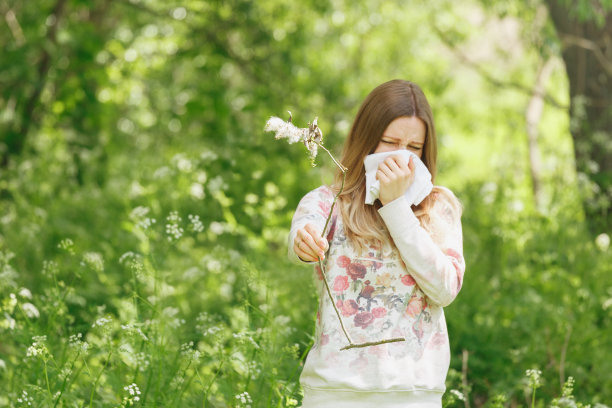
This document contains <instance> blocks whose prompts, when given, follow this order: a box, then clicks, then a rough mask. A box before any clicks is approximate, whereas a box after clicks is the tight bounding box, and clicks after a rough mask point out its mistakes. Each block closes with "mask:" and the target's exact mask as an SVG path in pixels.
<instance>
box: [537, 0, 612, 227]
mask: <svg viewBox="0 0 612 408" xmlns="http://www.w3.org/2000/svg"><path fill="white" fill-rule="evenodd" d="M546 4H547V6H548V9H549V12H550V17H551V19H552V22H553V24H554V26H555V29H556V31H557V35H558V37H559V40H560V42H561V45H562V50H561V54H562V57H563V61H564V62H565V69H566V71H567V76H568V79H569V85H570V86H569V92H570V117H571V122H570V123H571V125H570V130H571V133H572V138H573V140H574V153H575V157H576V170H577V172H578V175H579V181H580V182H583V183H586V182H590V183H587V185H590V186H591V187H592V191H591V192H592V194H588V195H586V196H585V199H584V203H583V204H584V211H585V216H586V218H587V223H588V225H589V228H590V230H591V232H592V233H599V232H602V231H610V230H611V229H612V204H611V202H612V3H610V2H609V1H605V0H601V1H598V0H582V1H578V2H573V1H572V2H571V1H567V0H546Z"/></svg>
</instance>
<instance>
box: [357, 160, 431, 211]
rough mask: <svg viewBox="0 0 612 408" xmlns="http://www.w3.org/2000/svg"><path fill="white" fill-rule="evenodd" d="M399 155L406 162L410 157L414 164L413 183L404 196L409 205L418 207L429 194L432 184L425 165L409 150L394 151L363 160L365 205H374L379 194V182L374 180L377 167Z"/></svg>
mask: <svg viewBox="0 0 612 408" xmlns="http://www.w3.org/2000/svg"><path fill="white" fill-rule="evenodd" d="M396 154H397V155H400V156H402V157H403V158H404V159H406V162H408V160H409V159H410V156H412V162H413V163H414V165H415V166H414V181H413V182H412V184H411V185H410V187H408V190H406V193H405V194H404V196H405V197H406V200H408V202H409V203H410V204H411V205H418V204H419V203H420V202H421V201H423V200H424V199H425V197H427V196H428V195H429V193H431V190H432V189H433V184H432V182H431V173H430V172H429V170H428V169H427V166H425V163H423V162H422V161H421V159H419V157H418V156H417V155H416V154H414V153H412V152H411V151H409V150H394V151H391V152H383V153H373V154H369V155H367V156H366V158H365V159H364V160H363V164H364V166H365V171H366V198H365V203H366V204H370V205H372V204H374V201H375V200H376V199H377V198H378V197H379V194H380V181H378V180H377V179H376V171H377V170H378V165H379V164H380V163H381V162H382V161H384V160H385V159H386V158H387V157H389V156H392V155H396Z"/></svg>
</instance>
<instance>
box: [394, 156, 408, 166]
mask: <svg viewBox="0 0 612 408" xmlns="http://www.w3.org/2000/svg"><path fill="white" fill-rule="evenodd" d="M391 159H393V161H392V163H393V164H394V165H395V166H397V168H398V169H401V168H402V167H404V165H406V159H404V157H402V156H400V155H394V156H391Z"/></svg>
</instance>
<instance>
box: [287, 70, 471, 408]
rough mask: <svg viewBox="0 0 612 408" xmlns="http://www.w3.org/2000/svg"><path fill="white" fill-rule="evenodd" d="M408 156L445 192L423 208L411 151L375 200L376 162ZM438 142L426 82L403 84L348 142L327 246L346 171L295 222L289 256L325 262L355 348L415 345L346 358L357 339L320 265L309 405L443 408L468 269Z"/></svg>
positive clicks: (382, 174)
mask: <svg viewBox="0 0 612 408" xmlns="http://www.w3.org/2000/svg"><path fill="white" fill-rule="evenodd" d="M401 149H408V150H410V151H411V152H413V153H415V154H416V156H417V157H419V158H420V159H421V161H422V162H423V163H424V164H425V165H426V166H427V169H428V170H429V172H430V173H431V175H432V183H434V188H433V190H432V191H431V193H430V194H429V195H428V196H427V197H426V198H425V199H424V200H423V201H422V202H420V203H419V205H418V206H414V205H411V203H409V202H408V201H407V199H406V197H405V196H404V194H405V192H406V191H407V190H408V188H409V187H410V185H411V184H412V182H413V180H414V169H415V164H414V163H413V161H412V157H411V159H410V161H409V162H406V160H405V159H404V158H403V157H401V156H400V155H392V156H390V157H387V158H386V159H385V160H384V161H383V162H381V163H380V165H379V166H378V170H377V172H376V178H377V179H378V180H379V182H380V193H379V199H378V200H376V201H375V203H374V205H367V204H365V197H366V183H365V169H364V165H363V163H364V159H365V157H366V156H367V155H369V154H372V153H380V152H389V151H395V150H401ZM436 157H437V141H436V132H435V127H434V122H433V116H432V112H431V108H430V107H429V104H428V102H427V99H426V98H425V95H424V94H423V92H422V91H421V89H420V88H419V87H418V86H417V85H416V84H414V83H412V82H409V81H404V80H393V81H389V82H386V83H384V84H382V85H380V86H378V87H377V88H375V89H374V90H373V91H372V92H371V93H370V94H369V95H368V96H367V97H366V99H365V101H364V102H363V104H362V105H361V107H360V109H359V111H358V113H357V116H356V118H355V121H354V123H353V126H352V128H351V131H350V133H349V135H348V138H347V140H346V143H345V145H344V151H343V154H342V158H341V160H340V161H341V162H342V164H343V165H345V166H346V167H347V168H348V169H349V170H348V173H347V175H346V181H345V185H344V190H343V192H342V194H341V195H340V196H339V197H338V201H337V203H336V206H335V207H334V214H332V219H331V220H330V223H329V225H328V227H327V230H326V231H325V234H324V236H325V238H321V235H322V230H323V228H324V226H325V221H326V219H327V216H328V214H329V212H330V209H331V203H332V202H333V199H334V196H335V195H336V194H337V193H338V191H339V190H340V185H341V183H342V172H341V171H338V173H337V174H336V176H335V180H334V184H333V185H332V186H320V187H318V188H316V189H314V190H312V191H310V192H309V193H307V194H306V195H305V196H304V197H303V198H302V200H301V201H300V203H299V204H298V207H297V210H296V212H295V215H294V217H293V221H292V224H291V231H290V234H289V251H288V252H289V253H288V255H289V258H290V259H291V260H293V261H294V262H295V263H316V262H317V261H318V257H321V258H322V259H323V263H324V265H325V268H326V279H327V282H328V283H329V285H330V288H331V291H332V295H333V298H334V302H335V305H336V307H337V309H338V311H339V312H340V315H341V316H342V320H343V323H344V326H345V328H346V330H347V332H348V334H349V335H350V337H351V338H352V340H353V342H354V343H366V342H376V341H380V340H385V339H390V338H403V339H404V340H403V341H399V342H392V343H385V344H380V345H375V346H367V347H362V348H350V349H348V350H341V348H342V347H344V346H346V345H347V344H348V343H347V339H346V337H345V335H344V333H343V330H342V327H341V325H340V322H339V320H338V316H337V314H336V311H335V310H334V307H333V305H332V304H331V301H330V299H329V296H328V295H327V293H326V289H325V287H324V285H323V282H322V280H321V279H323V276H322V274H321V271H320V269H319V267H318V264H317V265H316V266H315V270H316V271H317V272H318V281H317V282H318V286H319V287H318V289H319V299H320V300H319V310H318V313H317V324H316V333H315V343H314V345H313V347H312V349H311V350H310V352H309V354H308V356H307V358H306V361H305V365H304V368H303V370H302V374H301V376H300V383H301V385H302V387H303V390H304V399H303V403H302V407H304V408H311V407H316V408H327V407H330V408H331V407H333V408H342V407H351V408H358V407H368V408H369V407H373V406H376V407H377V408H390V407H419V408H429V407H432V408H433V407H436V408H439V407H441V406H442V394H443V393H444V391H445V379H446V375H447V372H448V368H449V362H450V347H449V343H448V334H447V329H446V321H445V319H444V311H443V309H442V308H443V307H444V306H447V305H448V304H450V303H451V302H452V301H453V300H454V299H455V297H456V296H457V293H458V292H459V290H460V288H461V284H462V281H463V274H464V272H465V261H464V259H463V240H462V230H461V213H462V206H461V203H460V202H459V200H458V199H457V198H456V197H455V195H454V194H453V193H452V192H451V191H450V190H449V189H448V188H446V187H442V186H436V185H435V176H436Z"/></svg>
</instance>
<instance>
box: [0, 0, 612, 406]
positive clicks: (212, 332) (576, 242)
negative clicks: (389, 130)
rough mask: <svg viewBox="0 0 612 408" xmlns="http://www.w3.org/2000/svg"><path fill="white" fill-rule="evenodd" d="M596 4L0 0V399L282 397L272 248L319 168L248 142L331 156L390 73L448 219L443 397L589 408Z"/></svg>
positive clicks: (604, 182)
mask: <svg viewBox="0 0 612 408" xmlns="http://www.w3.org/2000/svg"><path fill="white" fill-rule="evenodd" d="M611 9H612V3H611V2H610V1H609V0H601V1H595V0H593V1H589V0H580V1H569V0H547V1H543V0H524V1H519V0H509V1H492V2H491V1H484V0H482V1H477V0H466V1H460V2H454V1H450V0H435V1H383V0H368V1H362V0H357V1H346V0H334V1H324V0H306V1H300V2H293V3H291V2H286V1H280V0H265V1H247V0H229V1H201V0H197V1H196V0H184V1H181V2H176V1H161V0H114V1H111V0H91V1H88V0H28V1H21V0H0V15H1V17H2V18H1V19H0V20H1V21H0V44H2V51H1V54H0V55H1V58H0V138H1V139H0V140H1V143H0V155H1V161H0V406H28V403H30V404H32V405H33V406H53V407H82V406H90V407H91V406H96V407H101V406H130V405H132V404H133V405H135V406H137V405H141V406H151V407H153V406H160V407H166V406H181V407H183V406H203V407H234V406H240V407H246V406H253V407H269V406H273V407H284V406H296V405H298V404H299V403H300V401H301V394H300V387H299V384H298V377H299V374H300V371H301V366H302V364H303V360H304V358H305V355H306V353H307V352H308V349H309V347H310V346H311V345H312V341H313V337H312V336H313V334H314V319H315V313H316V306H317V297H316V293H315V291H314V285H313V280H312V279H313V273H312V270H311V268H310V267H306V266H304V267H302V266H296V265H291V264H290V263H289V262H288V261H287V257H286V251H287V242H286V241H287V235H288V230H289V227H290V223H291V218H292V215H293V211H294V210H295V208H296V206H297V203H298V201H299V199H300V198H301V197H302V196H303V195H304V194H305V193H306V192H308V191H310V190H312V189H314V188H316V187H318V186H319V185H321V184H322V183H329V182H331V180H332V175H333V172H334V170H335V167H334V165H333V163H332V162H331V161H330V160H329V159H328V158H327V157H325V156H323V155H321V156H320V157H318V158H317V166H316V167H314V168H313V167H311V165H310V162H309V159H308V157H307V151H306V149H305V148H304V147H303V146H301V145H291V146H290V145H288V144H286V143H285V142H281V141H275V140H274V136H273V134H269V133H265V132H264V131H263V126H264V124H265V122H266V120H267V119H268V118H269V117H270V116H280V117H283V118H287V117H288V114H287V113H286V112H287V111H288V110H290V111H291V112H292V113H293V121H294V123H296V124H297V125H298V126H302V127H305V126H306V125H307V123H308V122H310V121H312V120H313V119H314V117H315V116H318V118H319V119H318V123H319V126H320V127H321V129H322V130H323V133H324V143H325V145H326V146H327V147H328V148H329V149H330V150H331V151H332V152H334V153H336V154H337V155H339V154H340V151H341V148H342V144H343V142H344V139H345V137H346V134H347V132H348V130H349V128H350V126H351V123H352V120H353V118H354V115H355V114H356V111H357V109H358V107H359V105H360V103H361V101H362V100H363V99H364V98H365V96H366V95H367V94H368V93H369V92H370V91H371V90H372V89H373V88H374V87H375V86H377V85H379V84H380V83H382V82H385V81H388V80H391V79H394V78H402V79H408V80H412V81H414V82H416V83H418V84H419V85H420V86H421V87H422V88H423V90H424V91H425V93H426V95H427V97H428V99H429V101H430V103H431V105H432V108H433V111H434V117H435V120H436V126H437V131H438V136H439V171H438V179H437V180H436V184H440V185H444V186H447V187H449V188H451V189H452V190H453V191H454V192H455V194H456V195H457V196H458V197H459V199H460V200H461V201H462V203H463V205H464V207H465V211H464V216H463V234H464V255H465V259H466V263H467V271H466V276H465V282H464V287H463V289H462V292H461V293H460V295H459V296H458V297H457V299H456V300H455V302H454V303H453V304H452V305H450V306H449V307H447V308H446V309H445V310H446V316H447V322H448V327H449V335H450V339H451V348H452V350H451V351H452V362H451V371H450V373H449V376H448V379H447V380H448V381H447V388H448V392H447V394H446V395H445V406H457V407H468V408H469V407H480V406H490V407H493V406H498V407H501V406H506V407H519V406H532V397H533V389H534V387H535V388H537V392H536V399H535V405H536V406H580V404H579V403H581V402H582V403H584V404H587V403H589V404H592V406H596V404H597V403H600V404H608V405H612V403H611V401H612V375H611V374H610V373H612V358H611V357H612V353H611V351H612V328H611V327H612V326H611V323H612V249H610V230H611V226H612V221H611V216H610V213H611V212H610V197H611V196H612V187H611V186H612V137H611V136H612V123H611V121H612V111H611V105H612V104H611V98H612V57H611V55H612V40H611V38H612V14H611V11H610V10H611ZM528 369H537V370H540V371H541V372H542V376H541V379H540V380H539V381H538V382H537V384H536V383H535V382H534V379H533V376H532V378H531V380H530V379H529V378H527V377H526V375H525V371H526V370H528ZM569 376H571V377H573V378H574V379H575V384H574V390H573V395H574V396H575V401H574V399H572V398H574V397H569V391H568V387H566V389H565V393H564V392H563V390H562V386H563V384H564V383H565V382H566V380H567V378H568V377H569ZM530 381H531V382H530ZM451 390H454V392H450V391H451ZM564 394H565V395H566V397H565V398H563V395H564ZM563 404H570V405H563ZM571 404H574V405H571ZM576 404H578V405H576Z"/></svg>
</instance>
